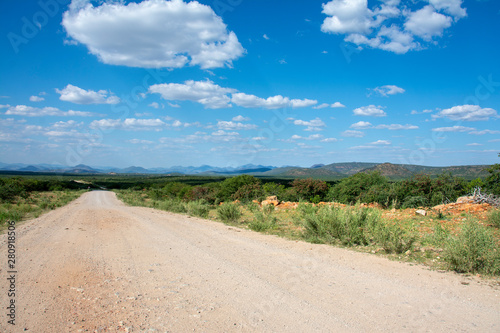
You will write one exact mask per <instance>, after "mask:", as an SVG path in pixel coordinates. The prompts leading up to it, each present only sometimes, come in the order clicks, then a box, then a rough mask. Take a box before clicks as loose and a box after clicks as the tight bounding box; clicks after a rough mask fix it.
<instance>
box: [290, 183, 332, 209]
mask: <svg viewBox="0 0 500 333" xmlns="http://www.w3.org/2000/svg"><path fill="white" fill-rule="evenodd" d="M292 189H293V192H294V193H295V195H296V197H297V198H298V199H299V201H300V200H307V201H309V202H313V201H316V203H317V202H320V201H322V200H323V199H324V198H325V197H326V195H327V193H328V189H329V187H328V184H327V183H326V182H324V181H322V180H316V179H312V178H308V179H295V180H294V181H293V182H292Z"/></svg>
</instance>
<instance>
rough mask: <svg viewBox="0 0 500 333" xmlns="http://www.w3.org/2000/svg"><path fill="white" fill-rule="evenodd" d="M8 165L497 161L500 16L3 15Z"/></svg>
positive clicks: (362, 6) (151, 6)
mask: <svg viewBox="0 0 500 333" xmlns="http://www.w3.org/2000/svg"><path fill="white" fill-rule="evenodd" d="M0 19H1V22H2V24H1V26H0V29H1V30H0V36H1V38H0V50H1V53H0V57H1V59H2V61H0V162H2V163H25V164H42V163H45V164H59V165H65V166H74V165H77V164H86V165H91V166H114V167H128V166H132V165H133V166H141V167H145V168H154V167H169V166H176V165H183V166H188V165H189V166H199V165H204V164H208V165H213V166H219V167H229V166H233V167H235V166H241V165H245V164H255V165H271V166H285V165H293V166H304V167H309V166H311V165H313V164H330V163H337V162H353V161H356V162H379V163H383V162H390V163H398V164H418V165H428V166H449V165H477V164H493V163H498V162H499V158H498V153H499V152H500V149H499V147H500V126H499V125H500V119H499V117H500V113H499V112H500V62H499V59H500V34H499V33H498V32H499V31H500V1H495V0H490V1H488V0H481V1H480V0H411V1H399V0H370V1H367V0H332V1H326V0H324V1H314V0H308V1H290V0H273V1H269V0H267V1H261V0H207V1H203V0H200V1H182V0H171V1H166V0H145V1H110V0H108V1H88V0H73V1H69V0H40V1H18V0H3V1H1V2H0Z"/></svg>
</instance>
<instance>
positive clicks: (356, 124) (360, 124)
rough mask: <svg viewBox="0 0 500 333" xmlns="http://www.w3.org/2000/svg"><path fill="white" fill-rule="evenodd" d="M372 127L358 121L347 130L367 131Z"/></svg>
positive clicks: (367, 123) (365, 122)
mask: <svg viewBox="0 0 500 333" xmlns="http://www.w3.org/2000/svg"><path fill="white" fill-rule="evenodd" d="M370 127H372V124H371V123H369V122H367V121H358V122H357V123H354V124H352V125H351V126H349V128H354V129H367V128H370Z"/></svg>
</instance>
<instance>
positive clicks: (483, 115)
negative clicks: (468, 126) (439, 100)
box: [432, 105, 498, 121]
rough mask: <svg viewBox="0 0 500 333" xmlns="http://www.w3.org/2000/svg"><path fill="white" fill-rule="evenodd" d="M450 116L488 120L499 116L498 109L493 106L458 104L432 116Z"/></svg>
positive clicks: (461, 118) (467, 119)
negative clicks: (492, 107) (482, 106)
mask: <svg viewBox="0 0 500 333" xmlns="http://www.w3.org/2000/svg"><path fill="white" fill-rule="evenodd" d="M443 117H446V118H449V119H451V120H463V121H486V120H489V119H490V118H497V117H498V114H497V111H496V110H494V109H491V108H481V107H480V106H478V105H458V106H454V107H452V108H449V109H445V110H442V111H440V112H439V113H438V114H437V115H432V118H443Z"/></svg>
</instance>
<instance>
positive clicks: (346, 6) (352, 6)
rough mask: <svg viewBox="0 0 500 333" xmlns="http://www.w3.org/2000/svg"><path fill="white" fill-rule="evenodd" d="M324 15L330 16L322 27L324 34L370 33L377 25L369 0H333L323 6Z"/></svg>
mask: <svg viewBox="0 0 500 333" xmlns="http://www.w3.org/2000/svg"><path fill="white" fill-rule="evenodd" d="M322 13H323V14H326V15H327V16H328V17H327V18H326V19H325V20H324V21H323V24H322V25H321V31H323V32H329V33H336V34H345V33H370V32H371V28H372V27H374V26H375V25H376V23H375V22H374V19H373V13H372V11H371V10H369V9H368V1H367V0H333V1H330V2H328V3H326V4H323V11H322Z"/></svg>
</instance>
